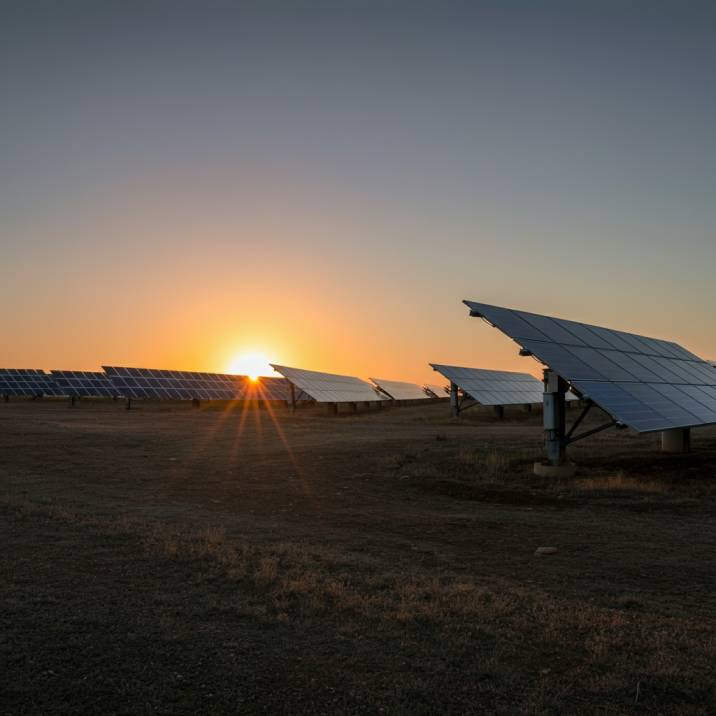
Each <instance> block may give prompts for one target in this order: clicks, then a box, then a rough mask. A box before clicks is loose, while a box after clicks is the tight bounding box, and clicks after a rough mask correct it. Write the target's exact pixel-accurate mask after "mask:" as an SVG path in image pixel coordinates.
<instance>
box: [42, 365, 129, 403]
mask: <svg viewBox="0 0 716 716" xmlns="http://www.w3.org/2000/svg"><path fill="white" fill-rule="evenodd" d="M51 373H52V379H53V381H54V382H55V385H56V386H57V387H58V389H59V390H60V391H61V392H62V395H67V396H69V397H77V398H80V397H92V396H101V397H106V398H114V397H116V396H117V395H119V392H118V390H117V388H115V387H114V384H113V383H112V381H111V380H110V379H109V378H108V377H107V376H106V375H105V374H104V373H99V372H93V371H86V370H53V371H51Z"/></svg>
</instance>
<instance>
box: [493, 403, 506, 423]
mask: <svg viewBox="0 0 716 716" xmlns="http://www.w3.org/2000/svg"><path fill="white" fill-rule="evenodd" d="M495 415H496V416H497V417H498V419H499V420H502V418H504V417H505V406H504V405H496V406H495Z"/></svg>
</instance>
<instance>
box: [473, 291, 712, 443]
mask: <svg viewBox="0 0 716 716" xmlns="http://www.w3.org/2000/svg"><path fill="white" fill-rule="evenodd" d="M465 304H466V305H467V306H468V307H469V308H470V310H471V313H472V315H475V316H481V317H482V318H484V319H485V320H487V321H488V322H489V323H491V324H492V325H493V326H495V327H496V328H498V329H500V330H501V331H502V332H503V333H505V334H507V335H508V336H509V337H510V338H512V339H513V340H514V341H515V342H516V343H518V344H519V345H520V346H522V348H523V349H524V351H527V352H528V353H530V354H532V355H534V356H535V357H536V358H537V359H538V360H540V361H541V362H542V363H544V364H546V365H547V366H549V367H550V368H551V369H552V370H554V372H555V373H557V374H559V375H560V376H561V377H562V378H563V379H564V380H566V381H567V382H568V383H569V384H570V385H571V386H572V387H573V388H575V389H576V390H577V391H578V392H579V393H580V394H581V395H583V396H584V397H589V398H591V400H592V401H593V402H594V403H596V404H597V405H599V406H600V407H601V408H602V409H604V410H605V411H606V412H607V413H609V414H610V415H611V416H612V417H613V418H614V419H615V420H617V421H618V422H620V423H622V424H624V425H628V426H629V427H631V428H633V429H634V430H637V431H638V432H655V431H662V430H670V429H672V428H686V427H693V426H697V425H707V424H710V423H716V402H714V400H715V399H716V371H714V369H713V367H711V366H710V365H709V364H708V363H707V362H706V361H703V360H701V359H700V358H699V357H698V356H696V355H694V354H693V353H691V352H689V351H687V350H686V349H685V348H682V347H681V346H680V345H678V344H677V343H673V342H672V341H665V340H660V339H657V338H649V337H647V336H641V335H637V334H633V333H626V332H624V331H617V330H612V329H609V328H602V327H600V326H593V325H590V324H587V323H578V322H576V321H568V320H564V319H561V318H551V317H549V316H542V315H539V314H535V313H528V312H526V311H514V310H511V309H507V308H501V307H499V306H491V305H488V304H483V303H476V302H474V301H465Z"/></svg>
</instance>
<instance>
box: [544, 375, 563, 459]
mask: <svg viewBox="0 0 716 716" xmlns="http://www.w3.org/2000/svg"><path fill="white" fill-rule="evenodd" d="M566 392H567V383H566V382H565V381H564V380H563V379H562V378H561V377H560V376H558V375H557V374H556V373H555V372H554V371H551V370H549V369H547V370H545V371H544V433H545V447H546V449H547V461H548V462H549V464H550V465H564V464H565V462H566V461H567V459H566V447H565V438H566V435H565V428H566V417H565V399H564V396H565V393H566Z"/></svg>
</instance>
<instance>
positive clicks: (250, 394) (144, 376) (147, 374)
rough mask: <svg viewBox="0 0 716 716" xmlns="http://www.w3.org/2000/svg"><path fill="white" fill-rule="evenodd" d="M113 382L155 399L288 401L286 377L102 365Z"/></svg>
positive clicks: (135, 394) (125, 392)
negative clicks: (257, 376) (252, 378)
mask: <svg viewBox="0 0 716 716" xmlns="http://www.w3.org/2000/svg"><path fill="white" fill-rule="evenodd" d="M103 368H104V371H105V373H106V375H107V377H108V378H109V380H111V382H112V385H113V386H114V387H115V389H117V390H118V391H119V392H120V393H121V394H122V395H124V396H126V397H127V398H151V399H155V400H287V399H288V391H289V385H288V381H286V380H285V379H283V378H261V379H258V380H257V381H255V382H254V381H251V380H250V379H249V378H248V377H247V376H244V375H229V374H225V373H202V372H197V371H185V370H158V369H153V368H124V367H116V366H103Z"/></svg>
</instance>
